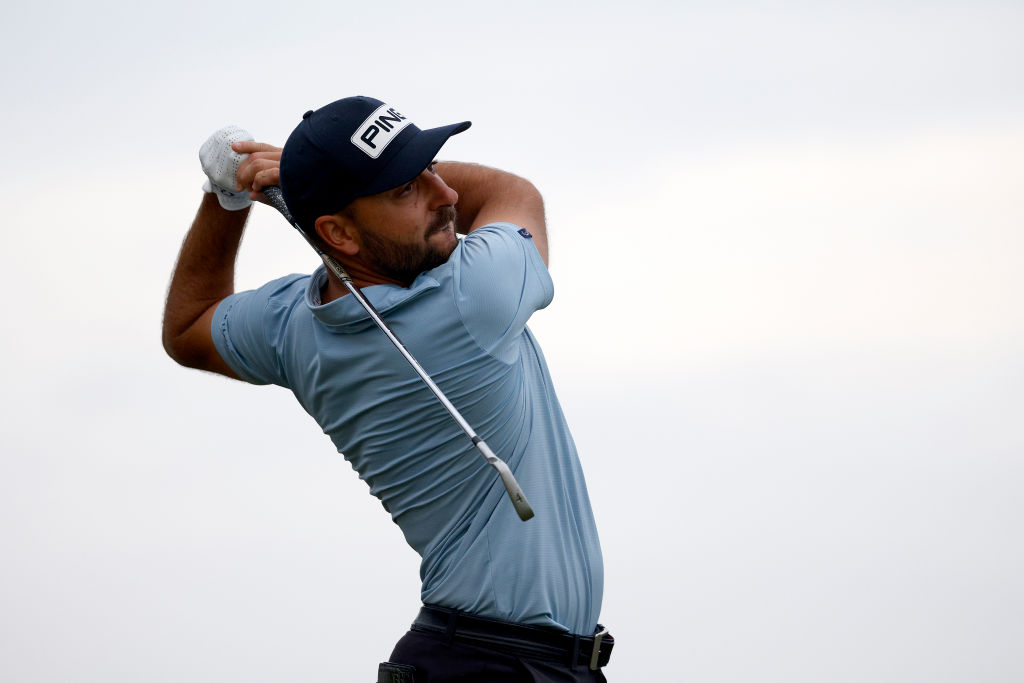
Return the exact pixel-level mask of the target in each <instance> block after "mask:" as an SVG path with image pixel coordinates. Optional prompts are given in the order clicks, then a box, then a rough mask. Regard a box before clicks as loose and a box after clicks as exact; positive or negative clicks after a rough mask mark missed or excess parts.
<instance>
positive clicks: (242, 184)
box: [231, 141, 281, 204]
mask: <svg viewBox="0 0 1024 683" xmlns="http://www.w3.org/2000/svg"><path fill="white" fill-rule="evenodd" d="M231 149H233V150H234V151H236V152H238V153H239V154H248V155H249V156H248V157H247V158H246V159H245V161H243V162H242V163H241V164H239V166H238V173H237V174H236V176H235V177H236V179H237V180H238V186H237V187H238V189H239V190H249V198H250V199H252V200H253V201H259V202H263V203H264V204H266V201H265V198H264V197H263V194H262V192H261V190H262V189H263V188H264V187H271V186H273V185H278V184H279V183H280V182H281V148H280V147H274V146H273V145H269V144H267V143H265V142H251V141H242V142H236V143H234V144H232V145H231Z"/></svg>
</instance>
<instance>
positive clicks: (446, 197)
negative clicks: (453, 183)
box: [423, 171, 459, 210]
mask: <svg viewBox="0 0 1024 683" xmlns="http://www.w3.org/2000/svg"><path fill="white" fill-rule="evenodd" d="M423 176H424V180H425V181H426V182H427V187H429V188H430V192H431V199H430V208H431V210H434V209H437V208H440V207H442V206H455V203H456V202H458V201H459V193H458V192H456V191H455V190H453V189H452V188H450V187H448V184H447V183H445V182H444V179H442V178H441V176H439V175H438V174H436V173H431V172H430V171H424V172H423Z"/></svg>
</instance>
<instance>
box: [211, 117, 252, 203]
mask: <svg viewBox="0 0 1024 683" xmlns="http://www.w3.org/2000/svg"><path fill="white" fill-rule="evenodd" d="M253 139H254V138H253V137H252V136H251V135H249V132H248V131H247V130H245V129H244V128H240V127H239V126H225V127H223V128H221V129H220V130H218V131H217V132H216V133H214V134H213V135H211V136H210V137H209V138H207V139H206V142H204V143H203V146H202V147H200V148H199V162H200V163H201V164H202V165H203V173H205V174H206V177H207V180H206V182H205V183H203V191H204V192H214V193H216V195H217V201H219V202H220V205H221V206H222V207H223V208H225V209H227V210H228V211H240V210H241V209H244V208H246V207H248V206H249V205H250V204H252V200H251V199H249V192H248V190H236V189H235V188H236V187H238V180H237V178H236V177H235V175H236V174H237V173H238V165H239V164H241V163H242V162H243V161H245V158H246V157H247V156H249V155H248V154H239V153H238V152H236V151H235V150H233V149H231V143H233V142H240V141H242V140H253Z"/></svg>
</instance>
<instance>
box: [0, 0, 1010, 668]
mask: <svg viewBox="0 0 1024 683" xmlns="http://www.w3.org/2000/svg"><path fill="white" fill-rule="evenodd" d="M1022 34H1024V6H1022V5H1021V4H1020V3H1014V2H970V3H968V2H884V3H883V2H862V3H855V4H854V3H844V4H842V5H840V4H839V3H810V2H778V3H767V2H763V3H757V2H748V3H710V2H695V3H669V2H663V3H662V2H651V1H647V2H645V1H640V2H636V3H632V4H630V5H628V6H627V4H626V3H610V2H589V3H552V2H525V3H516V4H514V5H511V4H510V5H507V6H505V7H502V8H500V9H498V8H492V7H490V6H489V5H486V4H482V3H470V2H434V3H415V4H414V3H409V2H404V1H396V2H392V3H364V4H362V5H358V6H352V5H351V4H350V3H316V2H302V1H300V2H296V3H292V4H290V5H287V6H286V5H280V4H271V3H266V2H261V1H257V2H253V3H247V4H246V5H245V6H244V7H238V8H230V7H228V6H212V5H211V4H210V3H200V2H186V3H176V4H168V5H163V6H160V7H158V8H152V7H148V6H146V5H145V4H136V3H127V2H123V1H115V2H98V3H87V4H81V3H66V2H56V3H54V2H42V3H37V4H33V5H31V6H30V5H28V4H27V3H23V4H21V5H19V6H16V7H11V8H7V9H6V10H5V18H4V21H3V22H2V24H0V57H2V59H0V85H2V88H3V97H2V99H0V115H2V121H3V125H2V126H0V136H2V143H3V149H4V152H5V159H6V163H5V165H4V170H3V171H2V175H3V183H2V185H0V193H2V200H3V206H4V207H5V211H4V214H3V225H4V233H3V234H4V237H5V245H4V248H3V249H0V283H2V285H3V291H4V292H5V293H6V299H5V303H4V310H5V313H6V315H4V316H3V317H2V318H0V333H2V334H0V349H2V351H3V353H2V354H0V363H2V364H3V378H4V379H3V391H2V393H0V401H2V407H3V416H4V417H3V419H2V421H0V680H3V681H11V682H12V683H13V682H17V683H42V682H47V683H51V682H52V683H65V682H79V681H81V682H86V681H88V682H91V681H96V682H100V681H102V682H103V683H137V682H138V681H153V682H156V683H180V682H182V681H190V682H196V683H199V682H205V681H209V682H211V683H212V682H214V681H216V682H218V683H219V682H221V681H226V680H238V681H241V680H245V681H249V682H251V683H270V682H272V681H273V682H277V681H293V680H303V681H308V682H309V683H314V682H318V681H323V682H325V683H326V682H328V681H331V682H337V681H370V680H373V676H374V675H375V671H376V665H377V663H378V662H379V661H383V660H385V659H386V658H387V655H388V654H389V652H390V650H391V647H392V646H393V644H394V642H395V641H396V640H397V639H398V638H399V637H400V636H401V635H402V633H404V631H405V630H406V628H407V627H408V625H409V623H410V622H411V620H412V618H413V616H414V615H415V612H416V609H417V607H418V600H419V593H418V590H419V586H418V579H417V570H418V558H417V557H416V556H415V554H414V553H413V552H412V551H411V550H410V549H408V547H406V546H405V545H404V542H403V540H402V537H401V533H400V532H399V530H398V528H397V527H396V526H395V525H394V524H392V523H391V522H390V520H389V519H388V517H387V515H386V514H385V513H384V511H383V510H382V508H381V506H380V504H379V503H378V502H377V501H376V500H375V499H373V498H371V497H370V496H369V495H367V492H366V487H365V485H364V484H362V483H361V482H360V481H359V480H358V478H357V477H356V476H355V474H354V473H353V472H352V471H351V468H350V467H349V466H348V465H347V464H346V463H345V461H344V460H343V459H342V458H341V456H339V455H338V454H337V453H335V452H334V451H333V449H332V447H331V444H330V442H329V440H328V439H327V438H326V437H324V436H323V435H322V434H321V433H320V432H319V429H318V428H317V426H316V425H315V424H314V423H313V421H312V420H311V419H310V418H309V417H308V416H306V415H305V414H304V413H303V412H302V410H301V408H300V407H299V406H298V404H297V403H296V402H295V401H294V399H293V398H292V397H291V396H290V394H288V393H287V392H285V391H283V390H281V389H277V388H256V387H252V386H247V385H244V384H242V383H238V382H232V381H230V380H226V379H223V378H220V377H215V376H211V375H204V374H201V373H198V372H194V371H187V370H184V369H182V368H179V367H177V366H175V365H174V364H173V363H172V362H171V361H170V360H169V359H168V358H167V357H166V356H164V355H163V352H162V349H161V348H160V344H159V327H160V315H161V309H162V303H163V297H164V294H165V291H166V286H167V282H168V280H169V276H170V272H171V269H172V267H173V263H174V259H175V256H176V253H177V249H178V246H179V245H180V242H181V239H182V238H183V236H184V234H185V231H186V230H187V227H188V225H189V222H190V221H191V218H192V216H193V215H194V213H195V210H196V208H197V206H198V203H199V200H200V197H201V191H200V186H201V184H202V181H203V176H202V172H201V169H200V167H199V163H198V159H197V151H198V148H199V145H200V144H201V143H202V142H203V140H204V139H205V138H206V137H207V136H208V135H209V133H211V132H212V131H214V130H215V129H217V128H220V127H221V126H223V125H226V124H229V123H237V124H240V125H242V126H244V127H246V128H248V129H249V130H250V131H251V132H252V133H253V134H254V135H255V136H256V137H257V138H259V139H264V140H267V141H269V142H274V143H277V144H280V143H282V142H283V141H284V139H285V138H286V137H287V135H288V133H289V132H290V131H291V129H292V128H293V127H294V125H295V124H296V123H297V122H298V121H299V119H300V117H301V115H302V113H303V112H304V111H306V110H307V109H311V108H316V107H319V106H322V105H324V104H326V103H328V102H330V101H332V100H334V99H337V98H339V97H343V96H347V95H352V94H366V95H371V96H375V97H378V98H380V99H383V100H385V101H387V102H389V103H391V104H393V105H395V106H397V107H399V108H400V110H401V111H403V113H407V114H408V115H409V116H410V118H412V119H413V120H414V121H415V122H416V123H417V124H418V125H420V126H421V127H429V126H435V125H442V124H446V123H452V122H456V121H462V120H466V119H469V120H472V121H473V128H472V129H471V130H470V131H469V132H467V133H466V134H464V135H460V136H457V137H456V138H453V139H452V140H451V141H450V143H449V144H448V145H447V146H446V148H445V151H444V154H443V155H442V156H444V157H445V158H452V159H460V160H468V161H477V162H481V163H485V164H489V165H493V166H497V167H500V168H504V169H507V170H511V171H514V172H517V173H520V174H522V175H524V176H526V177H528V178H530V179H531V180H532V181H534V183H535V184H536V185H537V186H538V187H539V188H540V189H541V191H542V192H543V193H544V195H545V199H546V203H547V211H548V222H549V231H550V235H551V270H552V275H553V277H554V280H555V287H556V297H555V301H554V303H553V304H552V305H551V306H550V307H549V308H548V309H547V310H545V311H542V312H540V313H538V314H537V315H536V316H535V318H534V321H533V323H532V325H531V326H532V328H533V330H534V332H535V333H536V334H537V336H538V337H539V339H540V341H541V343H542V344H543V346H544V348H545V352H546V354H547V357H548V361H549V364H550V366H551V368H552V373H553V376H554V380H555V384H556V387H557V389H558V391H559V395H560V397H561V401H562V404H563V408H564V409H565V411H566V413H567V416H568V418H569V421H570V425H571V426H572V428H573V432H574V435H575V437H576V441H577V445H578V446H579V449H580V454H581V458H582V460H583V464H584V468H585V471H586V474H587V478H588V482H589V485H590V491H591V497H592V501H593V504H594V508H595V513H596V516H597V520H598V524H599V530H600V532H601V539H602V545H603V549H604V553H605V563H606V573H607V576H606V585H605V603H604V608H603V611H602V621H603V622H604V623H606V624H607V625H608V626H609V627H610V628H611V630H612V632H613V633H614V635H615V636H616V638H617V641H618V642H617V644H616V650H615V654H614V656H613V660H612V663H611V665H610V666H609V668H608V669H607V673H608V676H609V678H610V680H613V681H620V682H627V681H643V680H653V679H654V678H655V677H657V678H658V679H659V680H662V679H665V677H666V676H668V679H670V680H680V681H683V680H685V681H694V682H700V683H726V682H729V683H731V682H740V681H743V682H749V681H765V682H767V681H778V682H780V683H781V682H785V683H803V682H806V683H820V682H821V681H829V682H830V683H846V682H850V683H853V682H858V683H860V682H868V681H870V682H871V683H883V682H884V683H888V682H892V683H908V682H911V681H913V682H918V681H920V682H922V683H924V682H927V683H944V682H948V683H954V682H956V683H961V682H963V681H972V683H973V682H981V683H1002V682H1007V683H1009V682H1010V681H1019V680H1022V679H1024V655H1022V654H1021V647H1020V644H1021V643H1022V642H1024V578H1022V577H1024V547H1022V541H1021V538H1022V528H1021V527H1022V521H1024V502H1022V497H1021V495H1020V491H1021V489H1022V487H1024V353H1022V351H1024V309H1022V306H1021V303H1020V302H1021V294H1022V292H1024V268H1022V255H1024V201H1022V189H1024V161H1022V160H1024V41H1021V39H1020V36H1021V35H1022ZM315 266H316V257H315V255H313V254H312V252H310V251H309V250H308V248H307V247H305V246H304V245H303V243H302V242H301V241H300V240H299V239H298V237H297V236H296V235H295V234H294V231H293V230H291V229H290V228H288V226H287V225H286V224H285V223H284V222H283V221H282V220H281V219H280V218H279V217H278V216H277V215H276V214H274V213H273V212H272V211H270V210H268V209H266V207H257V209H256V210H255V211H254V215H253V217H252V219H251V220H250V228H249V231H248V234H247V236H246V239H245V242H244V244H243V248H242V253H241V256H240V260H239V266H238V277H237V285H238V287H239V288H250V287H254V286H258V285H259V284H262V283H263V282H264V281H266V280H267V279H270V278H273V277H276V276H279V275H281V274H284V273H288V272H308V271H310V270H311V269H312V268H314V267H315ZM382 352H386V349H385V350H384V351H382ZM528 493H529V492H527V494H528Z"/></svg>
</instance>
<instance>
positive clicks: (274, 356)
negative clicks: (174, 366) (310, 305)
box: [210, 275, 304, 386]
mask: <svg viewBox="0 0 1024 683" xmlns="http://www.w3.org/2000/svg"><path fill="white" fill-rule="evenodd" d="M302 277H303V276H301V275H290V276H288V277H284V278H281V279H279V280H274V281H272V282H269V283H267V284H266V285H264V286H262V287H260V288H259V289H255V290H250V291H247V292H238V293H235V294H232V295H231V296H229V297H227V298H225V299H224V300H223V301H221V302H220V303H219V304H218V305H217V310H216V311H214V314H213V322H212V323H211V328H210V332H211V334H212V336H213V343H214V346H216V347H217V352H218V353H219V354H220V357H221V358H223V359H224V362H225V363H227V364H228V366H229V367H230V368H231V369H232V370H234V371H235V373H236V374H237V375H238V376H239V377H241V378H242V379H243V380H245V381H246V382H249V383H251V384H278V385H281V386H286V384H285V373H284V369H283V367H282V363H281V352H282V346H283V344H284V341H285V337H284V335H283V332H284V330H285V327H286V323H287V316H288V315H289V313H290V311H291V306H292V304H293V303H294V302H295V300H296V297H295V294H296V292H295V291H294V289H295V288H296V287H298V288H299V294H300V296H299V301H301V292H302V291H304V289H303V288H302V286H301V285H302V283H301V279H302Z"/></svg>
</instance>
